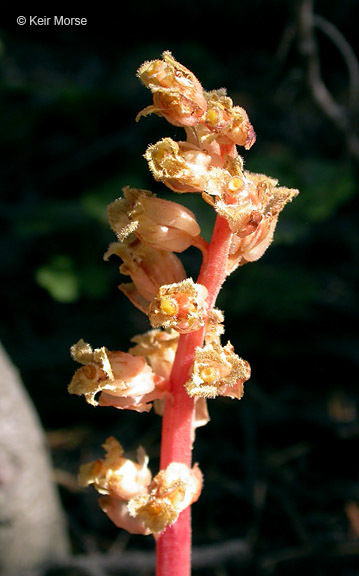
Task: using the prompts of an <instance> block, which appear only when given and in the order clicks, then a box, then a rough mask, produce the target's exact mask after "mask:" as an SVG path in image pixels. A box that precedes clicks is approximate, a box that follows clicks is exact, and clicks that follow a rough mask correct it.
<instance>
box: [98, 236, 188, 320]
mask: <svg viewBox="0 0 359 576" xmlns="http://www.w3.org/2000/svg"><path fill="white" fill-rule="evenodd" d="M113 254H115V255H116V256H119V257H120V258H122V260H123V264H121V266H120V272H121V274H124V275H127V276H130V277H131V280H132V283H130V284H120V286H119V288H120V290H121V291H122V292H123V293H124V294H126V296H128V298H129V299H130V300H131V302H132V303H133V304H134V305H135V306H136V307H137V308H139V309H140V310H141V311H142V312H144V313H145V314H147V313H148V307H149V304H150V302H151V301H152V300H153V298H154V297H155V295H156V294H157V292H158V290H159V288H160V286H162V284H170V283H172V282H179V281H181V280H184V278H186V272H185V270H184V268H183V265H182V263H181V261H180V259H179V258H178V257H177V256H176V255H175V254H173V252H168V251H165V250H156V249H155V248H153V247H152V246H147V245H145V244H143V243H142V242H140V241H139V240H137V239H136V238H135V239H134V240H133V241H132V242H123V243H120V242H113V243H112V244H110V246H109V248H108V250H107V252H106V253H105V255H104V259H105V260H108V259H109V257H110V256H111V255H113Z"/></svg>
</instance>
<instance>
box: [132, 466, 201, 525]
mask: <svg viewBox="0 0 359 576" xmlns="http://www.w3.org/2000/svg"><path fill="white" fill-rule="evenodd" d="M201 490H202V474H201V471H200V469H199V468H198V465H195V466H194V467H193V468H192V469H190V468H188V466H186V465H185V464H181V463H178V462H172V463H171V464H169V466H168V467H167V468H166V469H165V470H162V471H161V472H159V473H158V474H157V475H156V476H155V477H154V478H153V480H152V483H151V484H150V486H149V488H148V493H147V494H143V495H140V496H136V497H135V498H133V499H132V500H130V501H129V503H128V510H129V512H130V514H131V516H133V517H135V518H136V519H140V520H142V521H143V523H144V525H145V526H146V527H147V528H149V530H151V532H152V533H153V534H159V533H160V532H163V530H164V529H165V528H166V527H167V526H170V525H171V524H173V523H174V522H175V521H176V520H177V518H178V516H179V515H180V513H181V512H182V511H183V510H184V509H185V508H187V507H188V506H190V505H191V504H193V502H196V500H198V498H199V495H200V493H201Z"/></svg>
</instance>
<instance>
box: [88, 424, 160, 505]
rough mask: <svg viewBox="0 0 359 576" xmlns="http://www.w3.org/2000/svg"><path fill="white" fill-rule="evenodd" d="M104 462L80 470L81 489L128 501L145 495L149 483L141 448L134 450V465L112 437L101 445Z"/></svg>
mask: <svg viewBox="0 0 359 576" xmlns="http://www.w3.org/2000/svg"><path fill="white" fill-rule="evenodd" d="M103 448H104V449H105V452H106V455H105V458H104V459H103V460H100V459H99V460H94V461H93V462H88V463H87V464H84V465H83V466H81V468H80V472H79V484H80V486H84V487H85V486H89V485H90V484H93V485H94V488H96V490H97V491H98V492H99V493H100V494H107V495H110V496H111V497H114V498H120V499H122V500H130V499H131V498H134V497H135V496H139V495H140V494H144V493H146V491H147V487H148V486H149V485H150V483H151V480H152V475H151V472H150V470H149V468H148V456H147V455H146V453H145V451H144V449H143V448H142V447H140V448H139V449H138V450H137V462H134V461H133V460H130V459H129V458H125V457H124V456H123V448H122V446H121V444H120V443H119V442H118V441H117V440H116V439H115V438H113V437H112V436H111V437H110V438H107V440H106V442H105V443H104V444H103Z"/></svg>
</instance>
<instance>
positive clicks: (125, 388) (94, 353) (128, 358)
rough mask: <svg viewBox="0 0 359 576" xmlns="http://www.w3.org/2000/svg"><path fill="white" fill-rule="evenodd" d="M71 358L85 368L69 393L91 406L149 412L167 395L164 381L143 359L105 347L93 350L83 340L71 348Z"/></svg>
mask: <svg viewBox="0 0 359 576" xmlns="http://www.w3.org/2000/svg"><path fill="white" fill-rule="evenodd" d="M71 355H72V357H73V359H74V360H76V361H77V362H80V363H81V364H83V365H84V366H83V367H81V368H79V369H78V370H77V371H76V372H75V374H74V376H73V378H72V380H71V383H70V385H69V387H68V390H69V392H70V394H77V395H79V396H80V395H84V396H85V399H86V401H87V402H88V403H89V404H92V406H97V405H101V406H114V407H115V408H119V409H128V410H135V411H136V412H148V411H149V410H150V409H151V406H152V404H151V402H153V401H154V400H156V399H159V398H163V397H164V395H165V394H166V382H165V380H164V378H162V377H161V376H159V375H157V374H155V373H154V372H153V371H152V369H151V367H150V366H149V365H148V364H147V362H146V359H145V358H143V357H140V356H132V355H131V354H127V353H125V352H110V351H108V350H107V349H106V348H105V347H102V348H96V349H95V350H92V348H91V346H90V345H89V344H86V343H85V342H84V341H83V340H79V342H78V343H77V344H75V345H74V346H72V348H71ZM97 394H99V398H98V400H97V399H96V395H97Z"/></svg>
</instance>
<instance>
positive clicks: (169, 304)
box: [160, 297, 179, 316]
mask: <svg viewBox="0 0 359 576" xmlns="http://www.w3.org/2000/svg"><path fill="white" fill-rule="evenodd" d="M160 308H161V311H162V312H163V313H164V314H166V315H167V316H174V315H175V314H177V312H178V308H179V307H178V302H177V300H175V298H168V297H167V298H162V299H161V303H160Z"/></svg>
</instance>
